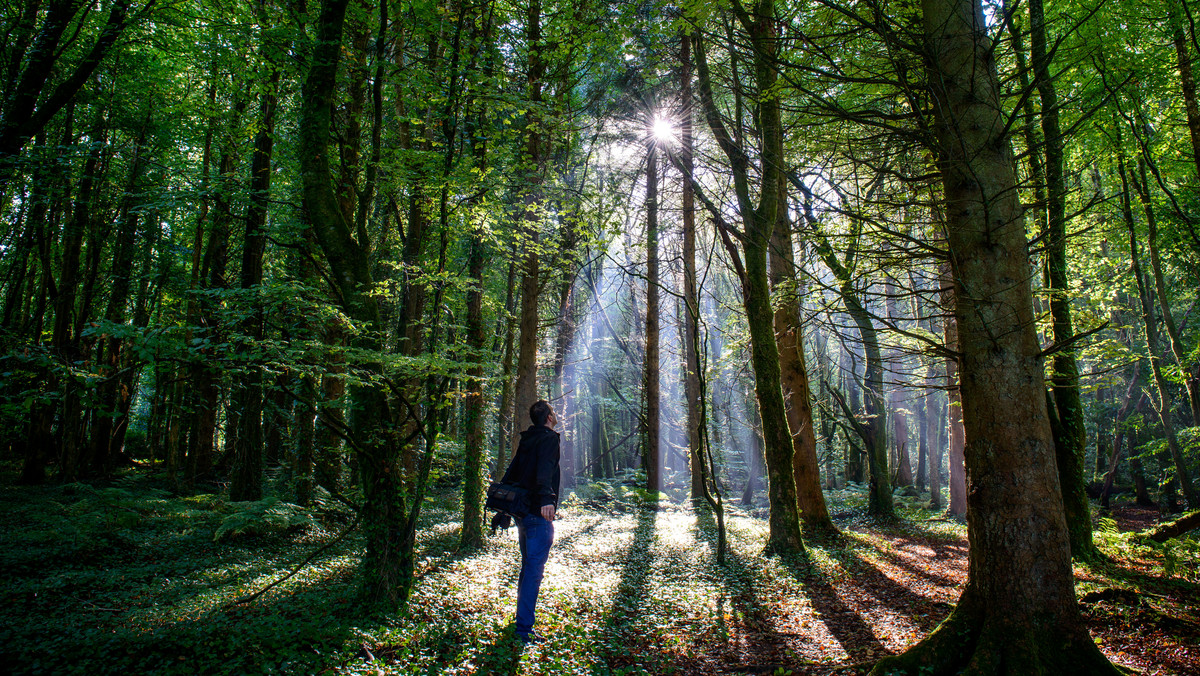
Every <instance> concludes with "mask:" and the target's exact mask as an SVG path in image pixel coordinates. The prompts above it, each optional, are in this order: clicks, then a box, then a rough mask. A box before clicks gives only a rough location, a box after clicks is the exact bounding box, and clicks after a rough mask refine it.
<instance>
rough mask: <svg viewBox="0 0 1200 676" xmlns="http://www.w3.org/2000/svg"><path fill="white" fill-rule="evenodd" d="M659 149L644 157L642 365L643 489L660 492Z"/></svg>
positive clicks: (652, 147) (653, 149)
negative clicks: (644, 469) (643, 423)
mask: <svg viewBox="0 0 1200 676" xmlns="http://www.w3.org/2000/svg"><path fill="white" fill-rule="evenodd" d="M659 310H660V308H659V301H658V145H657V142H655V141H653V140H651V142H650V150H649V153H648V154H647V156H646V354H645V356H644V357H643V362H642V379H643V380H642V382H643V383H644V386H645V398H646V403H645V407H646V408H645V411H646V423H645V424H646V430H645V433H646V445H645V454H644V455H643V457H642V465H643V467H645V468H646V489H647V490H649V491H660V490H662V475H661V471H662V463H663V458H662V452H661V450H660V449H659V432H660V430H659V427H660V425H659V398H660V392H659V385H660V383H659V379H658V369H659V356H658V316H659Z"/></svg>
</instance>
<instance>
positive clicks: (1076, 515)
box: [1029, 0, 1100, 561]
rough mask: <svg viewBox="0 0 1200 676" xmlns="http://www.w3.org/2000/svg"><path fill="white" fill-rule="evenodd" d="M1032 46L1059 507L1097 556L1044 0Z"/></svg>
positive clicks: (1082, 554) (1075, 546)
mask: <svg viewBox="0 0 1200 676" xmlns="http://www.w3.org/2000/svg"><path fill="white" fill-rule="evenodd" d="M1029 17H1030V47H1031V50H1030V51H1031V53H1032V56H1033V73H1034V81H1035V84H1036V86H1037V89H1038V94H1039V95H1040V97H1041V103H1042V108H1041V113H1042V116H1041V120H1042V138H1043V139H1044V143H1045V152H1046V232H1047V237H1046V288H1047V290H1048V291H1049V293H1050V322H1051V326H1052V327H1053V332H1054V342H1055V343H1056V344H1058V345H1061V346H1062V347H1061V348H1060V349H1059V350H1058V351H1056V352H1055V353H1054V360H1053V368H1052V374H1051V376H1050V382H1051V384H1052V388H1053V391H1054V405H1055V409H1056V412H1057V414H1058V420H1059V426H1058V427H1057V428H1056V434H1055V437H1054V448H1055V458H1056V462H1057V465H1058V477H1059V481H1060V482H1061V484H1062V494H1063V508H1064V509H1065V510H1066V517H1067V531H1068V533H1069V535H1070V538H1071V555H1072V556H1073V557H1074V558H1076V559H1080V560H1085V561H1086V560H1092V559H1095V558H1097V557H1099V556H1100V552H1099V551H1098V550H1097V549H1096V545H1095V544H1093V543H1092V513H1091V507H1090V506H1089V505H1088V498H1087V492H1086V490H1085V488H1084V483H1083V456H1084V453H1085V451H1086V448H1087V443H1086V436H1087V433H1086V431H1085V429H1084V423H1083V402H1082V401H1081V400H1080V397H1079V366H1078V364H1076V361H1075V350H1074V348H1073V347H1069V346H1067V344H1068V343H1069V342H1070V341H1071V340H1072V339H1073V338H1074V335H1075V332H1074V329H1073V327H1072V321H1071V297H1070V282H1069V280H1068V279H1067V218H1066V190H1067V189H1066V184H1065V182H1064V179H1063V138H1062V132H1061V130H1060V129H1059V122H1058V94H1057V92H1055V90H1054V81H1053V79H1052V78H1051V75H1050V57H1049V56H1048V54H1047V51H1046V21H1045V16H1044V12H1043V7H1042V0H1030V1H1029Z"/></svg>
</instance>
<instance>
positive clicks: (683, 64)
mask: <svg viewBox="0 0 1200 676" xmlns="http://www.w3.org/2000/svg"><path fill="white" fill-rule="evenodd" d="M691 46H692V38H691V36H690V35H688V34H686V33H684V34H682V35H681V36H680V50H679V54H680V56H679V64H680V69H679V70H680V74H679V98H680V100H681V102H682V108H683V113H682V115H683V117H682V119H681V120H680V125H679V126H680V129H679V136H680V143H679V145H680V149H679V162H680V164H681V165H682V167H683V173H684V175H685V176H691V175H692V174H693V172H694V171H695V159H694V156H693V152H694V148H693V140H692V109H693V108H692V58H691ZM682 184H683V185H682V186H681V187H680V189H681V191H682V195H681V197H680V199H681V201H682V217H683V301H684V307H685V309H684V336H683V342H684V345H683V362H684V369H685V370H686V374H685V376H684V381H683V398H684V402H685V405H686V406H687V443H688V464H689V466H690V467H691V474H692V477H691V485H692V502H693V504H700V500H701V498H702V496H703V495H704V484H703V480H704V478H703V473H702V472H701V471H700V467H701V463H703V462H704V457H703V455H702V454H703V453H704V449H703V440H704V431H703V430H702V429H700V422H701V417H700V406H701V401H700V355H699V353H698V351H697V349H696V346H697V345H699V344H700V341H699V338H698V334H699V331H700V326H699V320H700V296H699V293H698V292H697V289H696V203H695V193H694V190H693V188H692V182H691V181H690V180H684V181H682Z"/></svg>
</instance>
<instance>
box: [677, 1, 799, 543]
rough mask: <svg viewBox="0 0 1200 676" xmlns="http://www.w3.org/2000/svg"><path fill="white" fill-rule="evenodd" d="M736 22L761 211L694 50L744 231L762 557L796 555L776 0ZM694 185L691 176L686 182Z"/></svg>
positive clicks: (700, 53)
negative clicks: (781, 314) (752, 102)
mask: <svg viewBox="0 0 1200 676" xmlns="http://www.w3.org/2000/svg"><path fill="white" fill-rule="evenodd" d="M735 9H737V10H741V11H739V12H738V14H739V16H738V19H739V21H740V22H741V24H742V26H743V28H744V29H745V30H746V32H747V33H748V35H749V38H750V43H751V46H752V48H753V52H754V74H755V76H754V79H755V87H756V91H757V92H758V93H759V96H760V100H759V102H758V123H759V124H758V126H759V128H760V129H761V133H762V148H761V161H762V166H761V173H760V176H759V179H760V181H761V183H760V185H759V188H760V189H759V191H758V203H757V205H755V203H754V202H753V199H752V197H751V186H750V172H749V163H750V159H749V156H748V155H747V154H746V152H745V150H744V149H743V147H742V146H740V145H738V144H737V143H735V141H734V140H733V137H732V136H730V135H729V133H728V131H727V130H726V129H725V125H724V122H722V120H721V116H720V113H719V111H718V110H717V107H716V103H715V102H714V100H713V93H712V78H711V76H710V75H709V72H708V62H707V59H706V58H705V53H704V49H703V48H702V45H703V43H702V42H700V41H697V44H696V65H697V70H698V75H699V83H700V99H701V103H702V105H703V108H704V114H705V119H706V120H707V122H708V126H709V129H710V130H711V131H712V133H713V135H714V136H715V137H716V138H717V142H718V144H719V145H720V146H721V149H722V151H723V152H724V153H725V155H726V156H727V157H728V158H729V160H730V164H731V168H732V170H733V180H734V186H735V192H736V193H737V211H738V214H739V216H740V218H741V221H742V224H743V226H744V228H745V233H744V236H743V240H742V246H743V250H744V252H745V271H744V275H743V278H742V302H743V305H744V307H745V309H746V321H747V323H748V325H749V329H750V346H751V347H750V349H751V365H752V367H753V369H754V382H755V385H754V386H755V392H756V394H757V398H758V413H759V417H760V418H761V419H762V430H763V445H764V448H765V455H766V464H767V481H768V486H767V488H768V494H769V496H770V501H771V511H770V517H769V531H770V532H769V535H768V537H767V546H766V551H767V552H768V553H775V554H797V553H800V552H803V551H804V541H803V539H802V537H801V532H800V519H799V514H798V513H797V512H798V507H797V501H796V482H795V474H794V469H793V466H792V439H791V436H790V434H789V431H788V423H787V413H786V410H785V406H784V401H783V386H782V384H781V376H780V366H779V348H778V346H777V345H776V344H775V331H774V321H773V320H774V312H773V311H772V309H771V290H770V282H769V277H768V273H767V254H768V253H769V248H770V242H771V233H772V231H773V230H774V228H775V226H776V223H777V221H778V210H779V209H781V208H782V209H786V208H787V207H786V205H780V203H779V194H780V192H781V189H780V185H781V182H782V180H783V174H782V168H783V165H784V157H783V121H782V116H781V110H780V103H779V99H778V98H776V97H775V96H774V95H772V94H771V93H770V92H772V91H773V90H774V87H775V84H776V81H777V79H778V73H777V72H776V71H775V57H776V55H777V53H778V50H779V45H778V42H777V35H776V33H775V22H776V16H775V4H774V2H773V0H757V2H755V3H754V5H753V6H752V9H751V10H749V13H748V12H747V11H745V10H742V9H741V6H740V5H737V6H736V7H735ZM688 179H689V180H691V179H692V177H691V176H689V177H688Z"/></svg>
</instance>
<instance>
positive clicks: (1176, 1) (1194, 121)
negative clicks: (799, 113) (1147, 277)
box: [1167, 0, 1200, 425]
mask: <svg viewBox="0 0 1200 676" xmlns="http://www.w3.org/2000/svg"><path fill="white" fill-rule="evenodd" d="M1185 12H1186V9H1185V8H1184V7H1183V0H1170V2H1168V3H1167V17H1168V18H1167V21H1168V23H1169V25H1170V27H1171V42H1172V43H1174V45H1175V65H1176V67H1177V68H1178V69H1179V88H1180V89H1181V90H1182V91H1183V102H1184V110H1185V111H1187V124H1188V132H1190V136H1191V139H1192V158H1193V160H1194V162H1195V164H1196V177H1197V178H1200V104H1197V102H1196V77H1195V72H1194V71H1193V69H1192V63H1193V61H1192V59H1193V57H1192V55H1191V54H1190V53H1189V52H1188V45H1187V39H1186V37H1185V35H1184V28H1183V19H1184V16H1180V15H1181V14H1185ZM1193 415H1194V414H1193ZM1196 424H1197V425H1200V420H1197V421H1196Z"/></svg>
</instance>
